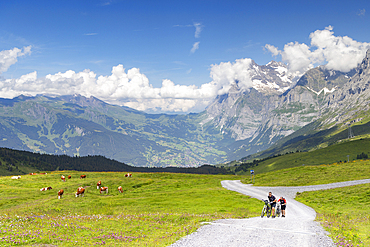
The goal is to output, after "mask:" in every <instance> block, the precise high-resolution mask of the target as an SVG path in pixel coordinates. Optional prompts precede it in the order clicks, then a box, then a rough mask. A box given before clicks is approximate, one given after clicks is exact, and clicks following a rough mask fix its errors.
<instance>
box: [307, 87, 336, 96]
mask: <svg viewBox="0 0 370 247" xmlns="http://www.w3.org/2000/svg"><path fill="white" fill-rule="evenodd" d="M306 88H307V89H308V90H310V91H311V92H313V93H315V94H317V95H320V94H321V93H322V92H323V91H324V95H326V94H327V93H333V92H334V91H335V89H336V87H333V88H332V89H330V90H329V89H328V88H327V87H324V88H323V89H321V90H320V91H318V92H316V91H315V90H313V89H311V88H309V87H307V86H306Z"/></svg>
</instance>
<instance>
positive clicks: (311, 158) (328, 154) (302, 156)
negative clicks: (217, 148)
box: [225, 138, 370, 175]
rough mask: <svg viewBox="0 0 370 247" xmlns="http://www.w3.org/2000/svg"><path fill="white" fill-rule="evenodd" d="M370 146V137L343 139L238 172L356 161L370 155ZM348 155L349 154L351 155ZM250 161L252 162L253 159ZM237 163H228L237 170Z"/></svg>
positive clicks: (269, 160)
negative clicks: (361, 155)
mask: <svg viewBox="0 0 370 247" xmlns="http://www.w3.org/2000/svg"><path fill="white" fill-rule="evenodd" d="M369 147H370V138H360V139H356V138H354V139H351V140H342V141H341V142H339V143H336V144H334V145H331V146H328V147H325V148H321V149H316V150H312V151H309V152H294V153H288V154H284V155H280V156H276V157H273V158H266V159H262V160H256V163H258V165H257V166H255V165H254V166H251V167H249V168H248V169H245V170H246V171H240V172H237V174H240V175H243V174H244V175H249V171H250V170H251V169H252V170H254V171H255V173H256V174H261V173H268V172H272V171H276V170H281V169H287V168H293V167H301V166H314V165H323V164H333V163H344V162H347V161H348V159H349V161H354V160H357V155H359V154H362V153H364V154H367V155H368V156H369V157H370V150H369ZM347 155H349V157H348V156H347ZM249 162H252V160H250V161H249ZM235 165H240V162H237V161H234V162H230V163H229V164H228V166H229V169H231V170H235V169H236V168H237V166H236V167H235ZM225 166H226V165H225Z"/></svg>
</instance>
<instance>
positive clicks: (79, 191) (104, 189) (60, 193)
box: [11, 173, 132, 199]
mask: <svg viewBox="0 0 370 247" xmlns="http://www.w3.org/2000/svg"><path fill="white" fill-rule="evenodd" d="M39 174H42V175H46V174H47V173H39ZM29 175H37V173H30V174H29ZM67 177H68V179H71V178H72V176H71V175H68V176H67ZM125 177H128V178H131V177H132V174H131V173H127V174H125ZM11 178H12V179H20V178H21V176H13V177H11ZM83 178H86V175H81V176H80V179H83ZM60 179H61V180H62V182H66V178H65V176H64V175H62V176H61V177H60ZM101 184H102V183H101V181H98V182H97V184H96V188H97V189H98V190H99V192H100V194H101V193H103V192H105V193H106V194H108V187H107V186H101ZM51 189H52V187H50V186H49V187H44V188H41V189H40V191H47V190H51ZM118 192H119V193H123V189H122V186H119V187H118ZM63 194H64V190H63V189H60V190H59V191H58V199H61V198H62V196H63ZM84 194H85V188H84V187H78V189H77V191H76V193H75V196H76V197H79V196H82V197H83V196H84Z"/></svg>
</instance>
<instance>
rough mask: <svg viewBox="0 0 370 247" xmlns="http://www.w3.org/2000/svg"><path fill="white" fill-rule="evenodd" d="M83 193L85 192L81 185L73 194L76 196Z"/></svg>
mask: <svg viewBox="0 0 370 247" xmlns="http://www.w3.org/2000/svg"><path fill="white" fill-rule="evenodd" d="M84 194H85V189H84V188H83V187H78V189H77V192H76V194H75V195H76V197H78V196H84Z"/></svg>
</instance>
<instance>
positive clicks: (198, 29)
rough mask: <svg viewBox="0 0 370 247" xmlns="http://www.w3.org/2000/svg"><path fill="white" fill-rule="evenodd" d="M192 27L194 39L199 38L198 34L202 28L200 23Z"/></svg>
mask: <svg viewBox="0 0 370 247" xmlns="http://www.w3.org/2000/svg"><path fill="white" fill-rule="evenodd" d="M194 27H195V34H194V37H195V38H199V37H200V33H201V32H202V29H203V26H202V24H201V23H194Z"/></svg>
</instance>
